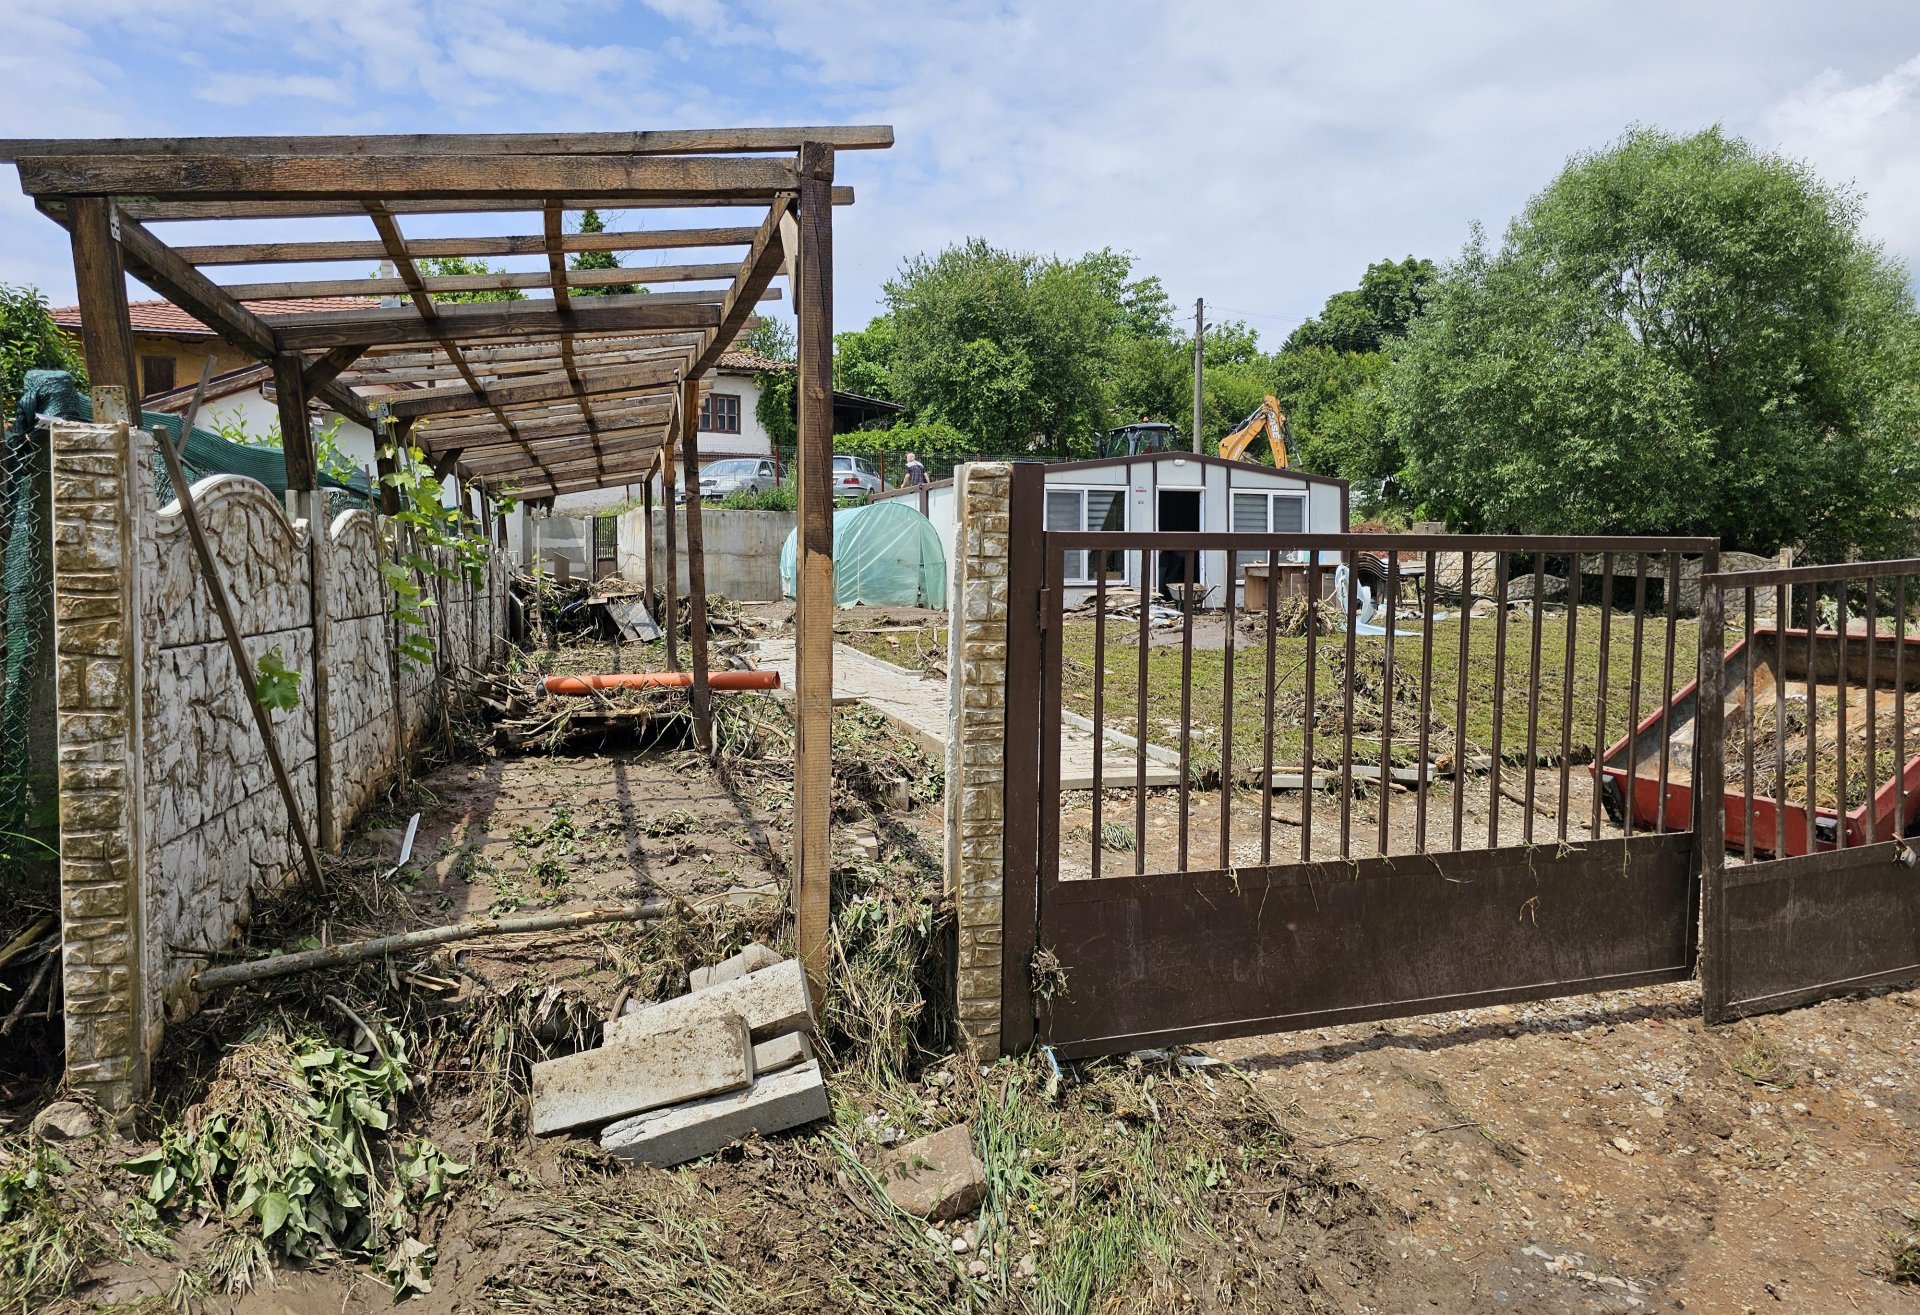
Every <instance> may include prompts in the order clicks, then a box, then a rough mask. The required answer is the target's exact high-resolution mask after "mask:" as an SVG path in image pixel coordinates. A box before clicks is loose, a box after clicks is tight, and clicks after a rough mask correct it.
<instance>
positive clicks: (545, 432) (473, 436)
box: [414, 405, 661, 451]
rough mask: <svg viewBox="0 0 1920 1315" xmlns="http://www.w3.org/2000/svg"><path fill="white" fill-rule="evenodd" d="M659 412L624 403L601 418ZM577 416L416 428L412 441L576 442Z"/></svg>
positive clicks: (632, 420) (607, 421)
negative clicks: (511, 423)
mask: <svg viewBox="0 0 1920 1315" xmlns="http://www.w3.org/2000/svg"><path fill="white" fill-rule="evenodd" d="M660 414H661V408H660V407H659V406H657V405H654V406H636V407H623V408H620V409H618V410H611V409H610V410H608V412H607V414H606V415H605V416H604V417H603V418H602V424H603V425H605V426H620V425H634V424H642V423H651V422H652V421H653V420H655V419H657V418H658V417H659V416H660ZM582 436H583V435H582V428H581V424H580V417H579V416H578V415H576V414H569V413H565V412H557V413H555V414H553V415H551V416H528V417H521V418H519V419H516V420H515V422H514V427H513V429H511V430H508V429H506V428H504V427H503V426H501V425H499V424H497V423H496V424H474V425H461V426H459V427H457V428H453V429H441V428H432V429H419V430H416V431H414V441H415V442H417V443H419V444H420V445H421V446H422V447H426V448H431V449H436V450H437V449H441V448H447V447H452V446H454V445H456V444H461V443H464V444H465V445H467V446H468V447H479V446H485V445H501V446H504V445H506V444H509V443H512V444H515V445H517V447H518V450H522V451H525V450H526V448H525V445H526V444H528V443H532V442H534V441H535V440H537V439H555V438H561V439H566V440H567V441H568V442H570V443H572V444H573V445H574V446H576V447H577V446H578V445H579V442H580V439H581V437H582Z"/></svg>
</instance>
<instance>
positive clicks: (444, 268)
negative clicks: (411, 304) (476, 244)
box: [420, 256, 527, 301]
mask: <svg viewBox="0 0 1920 1315" xmlns="http://www.w3.org/2000/svg"><path fill="white" fill-rule="evenodd" d="M420 272H421V274H423V275H425V276H426V277H428V278H454V277H457V276H459V275H463V274H504V273H506V271H505V270H501V269H495V268H494V267H493V266H492V265H489V264H488V263H487V262H486V261H484V260H475V259H473V258H472V257H470V256H425V257H422V258H421V260H420ZM428 295H429V296H431V297H432V298H433V299H434V300H435V301H525V300H526V299H527V294H526V293H524V292H522V291H520V289H518V288H484V289H482V290H481V291H478V292H434V293H429V294H428Z"/></svg>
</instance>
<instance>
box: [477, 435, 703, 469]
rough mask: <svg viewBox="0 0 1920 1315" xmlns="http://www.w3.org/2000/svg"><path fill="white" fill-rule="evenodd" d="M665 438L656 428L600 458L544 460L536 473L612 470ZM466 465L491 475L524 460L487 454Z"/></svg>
mask: <svg viewBox="0 0 1920 1315" xmlns="http://www.w3.org/2000/svg"><path fill="white" fill-rule="evenodd" d="M665 441H666V439H665V431H664V430H656V431H655V433H654V436H653V437H652V438H651V439H647V440H642V441H637V442H630V443H623V444H620V445H618V446H615V445H611V444H610V445H609V446H608V447H607V450H606V453H605V455H604V457H602V458H600V459H596V458H594V457H593V456H591V455H582V456H578V457H575V458H573V459H572V460H569V461H559V462H548V463H547V465H546V466H545V467H543V468H542V469H541V471H540V472H539V476H540V477H541V478H546V479H551V480H560V481H565V480H569V479H575V478H587V477H590V476H597V475H605V474H607V473H608V472H609V471H610V470H612V469H615V468H617V467H622V466H624V465H627V464H631V462H632V461H633V460H634V459H637V457H639V456H641V455H644V454H646V453H648V452H652V451H654V450H656V449H658V448H659V447H661V446H662V445H663V444H664V443H665ZM467 464H468V466H469V468H470V469H472V470H473V472H474V474H475V475H476V477H478V476H486V477H490V478H492V477H498V476H500V475H502V474H508V473H512V472H513V471H515V470H519V469H525V463H520V464H519V465H517V466H516V465H515V463H514V462H513V460H512V459H511V458H510V457H487V458H485V459H484V460H481V459H474V460H470V461H469V462H468V463H467Z"/></svg>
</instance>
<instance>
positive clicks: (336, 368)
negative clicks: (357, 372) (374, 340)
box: [300, 343, 366, 393]
mask: <svg viewBox="0 0 1920 1315" xmlns="http://www.w3.org/2000/svg"><path fill="white" fill-rule="evenodd" d="M365 350H366V348H364V347H362V346H360V344H358V343H348V344H347V345H346V346H344V347H335V348H334V349H333V350H332V351H330V352H328V353H327V354H326V355H325V356H322V357H321V358H320V359H319V360H317V361H313V362H311V363H309V364H308V366H307V368H306V369H305V370H304V371H302V372H301V375H300V386H301V387H302V388H304V389H306V391H308V392H309V393H311V392H313V391H315V390H316V389H319V388H324V387H325V386H326V385H327V384H329V383H331V382H333V380H335V379H337V378H339V377H340V375H341V373H342V372H344V371H345V370H346V368H347V367H348V366H349V365H352V364H353V363H354V362H355V361H356V360H358V359H359V358H360V353H362V352H364V351H365Z"/></svg>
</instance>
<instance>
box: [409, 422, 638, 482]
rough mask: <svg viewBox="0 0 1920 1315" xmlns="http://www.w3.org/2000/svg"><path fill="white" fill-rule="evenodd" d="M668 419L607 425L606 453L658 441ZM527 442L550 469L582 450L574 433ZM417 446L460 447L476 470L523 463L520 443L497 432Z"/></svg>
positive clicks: (427, 448) (430, 449)
mask: <svg viewBox="0 0 1920 1315" xmlns="http://www.w3.org/2000/svg"><path fill="white" fill-rule="evenodd" d="M669 419H670V417H669V416H663V415H648V416H640V417H637V418H635V419H633V420H627V421H621V422H619V423H618V424H614V423H609V424H608V425H607V426H606V427H605V430H604V436H605V438H606V449H607V451H609V452H617V451H620V450H621V449H622V448H626V447H633V446H635V445H636V444H644V443H647V442H650V441H652V440H654V439H657V438H658V437H659V436H660V435H661V434H662V433H664V432H665V426H666V424H667V422H668V420H669ZM526 442H527V443H528V444H529V445H530V446H531V447H532V448H533V449H534V451H535V452H537V453H539V455H540V457H541V459H542V460H543V461H544V462H545V463H546V464H548V465H550V466H551V465H553V464H555V463H556V462H564V461H567V460H569V459H572V458H574V457H577V456H578V455H579V454H580V451H581V448H580V443H579V436H578V434H577V433H576V434H545V435H539V434H536V435H534V436H533V437H531V438H528V439H527V440H526ZM419 446H420V447H421V448H422V449H424V450H425V451H428V452H437V451H440V450H442V449H451V448H454V447H459V448H462V449H463V450H464V451H465V452H466V454H467V464H468V465H471V466H474V467H475V468H476V469H478V468H479V467H478V464H477V463H491V464H495V465H498V464H500V463H502V462H507V463H511V462H515V461H519V462H524V461H525V459H526V454H525V453H524V452H523V451H522V450H521V448H520V446H519V444H517V443H505V442H502V441H501V435H500V434H498V433H493V434H475V435H470V436H468V437H466V438H462V439H459V440H449V441H447V442H444V443H433V442H423V443H421V444H419Z"/></svg>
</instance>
